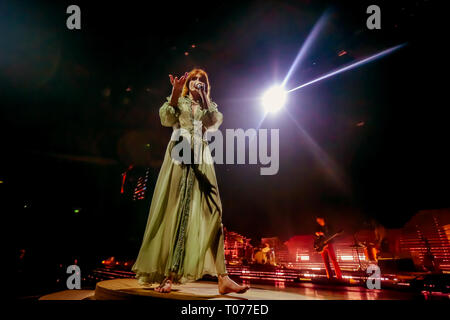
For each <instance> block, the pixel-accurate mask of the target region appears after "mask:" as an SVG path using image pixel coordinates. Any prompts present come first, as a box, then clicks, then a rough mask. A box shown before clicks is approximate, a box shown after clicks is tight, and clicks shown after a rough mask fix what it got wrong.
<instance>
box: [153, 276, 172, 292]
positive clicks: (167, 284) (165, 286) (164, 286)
mask: <svg viewBox="0 0 450 320" xmlns="http://www.w3.org/2000/svg"><path fill="white" fill-rule="evenodd" d="M170 290H172V281H171V280H170V279H166V280H164V281H163V282H162V283H161V284H160V285H159V286H157V287H156V288H155V291H156V292H160V293H169V292H170Z"/></svg>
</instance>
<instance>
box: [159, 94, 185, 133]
mask: <svg viewBox="0 0 450 320" xmlns="http://www.w3.org/2000/svg"><path fill="white" fill-rule="evenodd" d="M170 97H171V96H168V97H167V101H166V102H164V104H163V105H162V106H161V108H159V117H160V118H161V124H162V125H163V126H164V127H172V126H173V125H174V124H175V123H177V122H178V116H179V115H180V114H179V109H177V110H175V108H174V107H172V106H171V105H170Z"/></svg>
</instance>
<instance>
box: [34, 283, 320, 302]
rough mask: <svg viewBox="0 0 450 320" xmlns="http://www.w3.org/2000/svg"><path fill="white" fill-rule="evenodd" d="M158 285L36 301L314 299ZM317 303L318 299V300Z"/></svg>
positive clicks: (104, 288)
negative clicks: (164, 288)
mask: <svg viewBox="0 0 450 320" xmlns="http://www.w3.org/2000/svg"><path fill="white" fill-rule="evenodd" d="M156 286H157V284H154V285H152V286H144V285H140V284H138V282H137V280H136V279H114V280H106V281H101V282H98V283H97V285H96V288H95V290H64V291H60V292H56V293H52V294H49V295H45V296H42V297H41V298H40V299H39V300H132V299H161V298H162V299H177V300H310V299H317V297H313V296H312V297H311V296H307V295H302V294H298V293H293V292H284V291H277V290H270V289H263V288H257V287H252V286H251V287H250V289H249V290H248V291H247V292H245V293H242V294H238V293H228V294H226V295H220V294H219V292H218V288H217V282H209V281H197V282H190V283H186V284H183V285H173V286H172V291H171V292H170V293H159V292H156V291H155V290H153V289H154V288H155V287H156ZM319 299H320V298H319Z"/></svg>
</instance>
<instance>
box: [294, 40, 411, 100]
mask: <svg viewBox="0 0 450 320" xmlns="http://www.w3.org/2000/svg"><path fill="white" fill-rule="evenodd" d="M405 45H406V43H403V44H399V45H397V46H395V47H392V48H389V49H386V50H383V51H381V52H379V53H377V54H374V55H373V56H370V57H367V58H365V59H363V60H360V61H356V62H354V63H352V64H350V65H347V66H345V67H343V68H341V69H338V70H335V71H332V72H330V73H327V74H325V75H323V76H321V77H319V78H317V79H314V80H311V81H309V82H307V83H304V84H302V85H300V86H298V87H296V88H294V89H291V90H288V91H287V92H292V91H295V90H298V89H301V88H304V87H306V86H309V85H310V84H313V83H316V82H318V81H320V80H324V79H327V78H329V77H332V76H335V75H337V74H339V73H342V72H345V71H348V70H351V69H354V68H356V67H358V66H361V65H363V64H365V63H368V62H371V61H374V60H376V59H378V58H381V57H383V56H385V55H387V54H389V53H392V52H394V51H395V50H397V49H400V48H401V47H403V46H405Z"/></svg>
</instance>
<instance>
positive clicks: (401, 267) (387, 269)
mask: <svg viewBox="0 0 450 320" xmlns="http://www.w3.org/2000/svg"><path fill="white" fill-rule="evenodd" d="M378 266H379V267H380V271H381V274H390V273H392V274H395V273H398V272H414V271H416V267H415V265H414V262H413V260H412V259H411V258H398V259H396V258H380V259H378Z"/></svg>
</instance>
